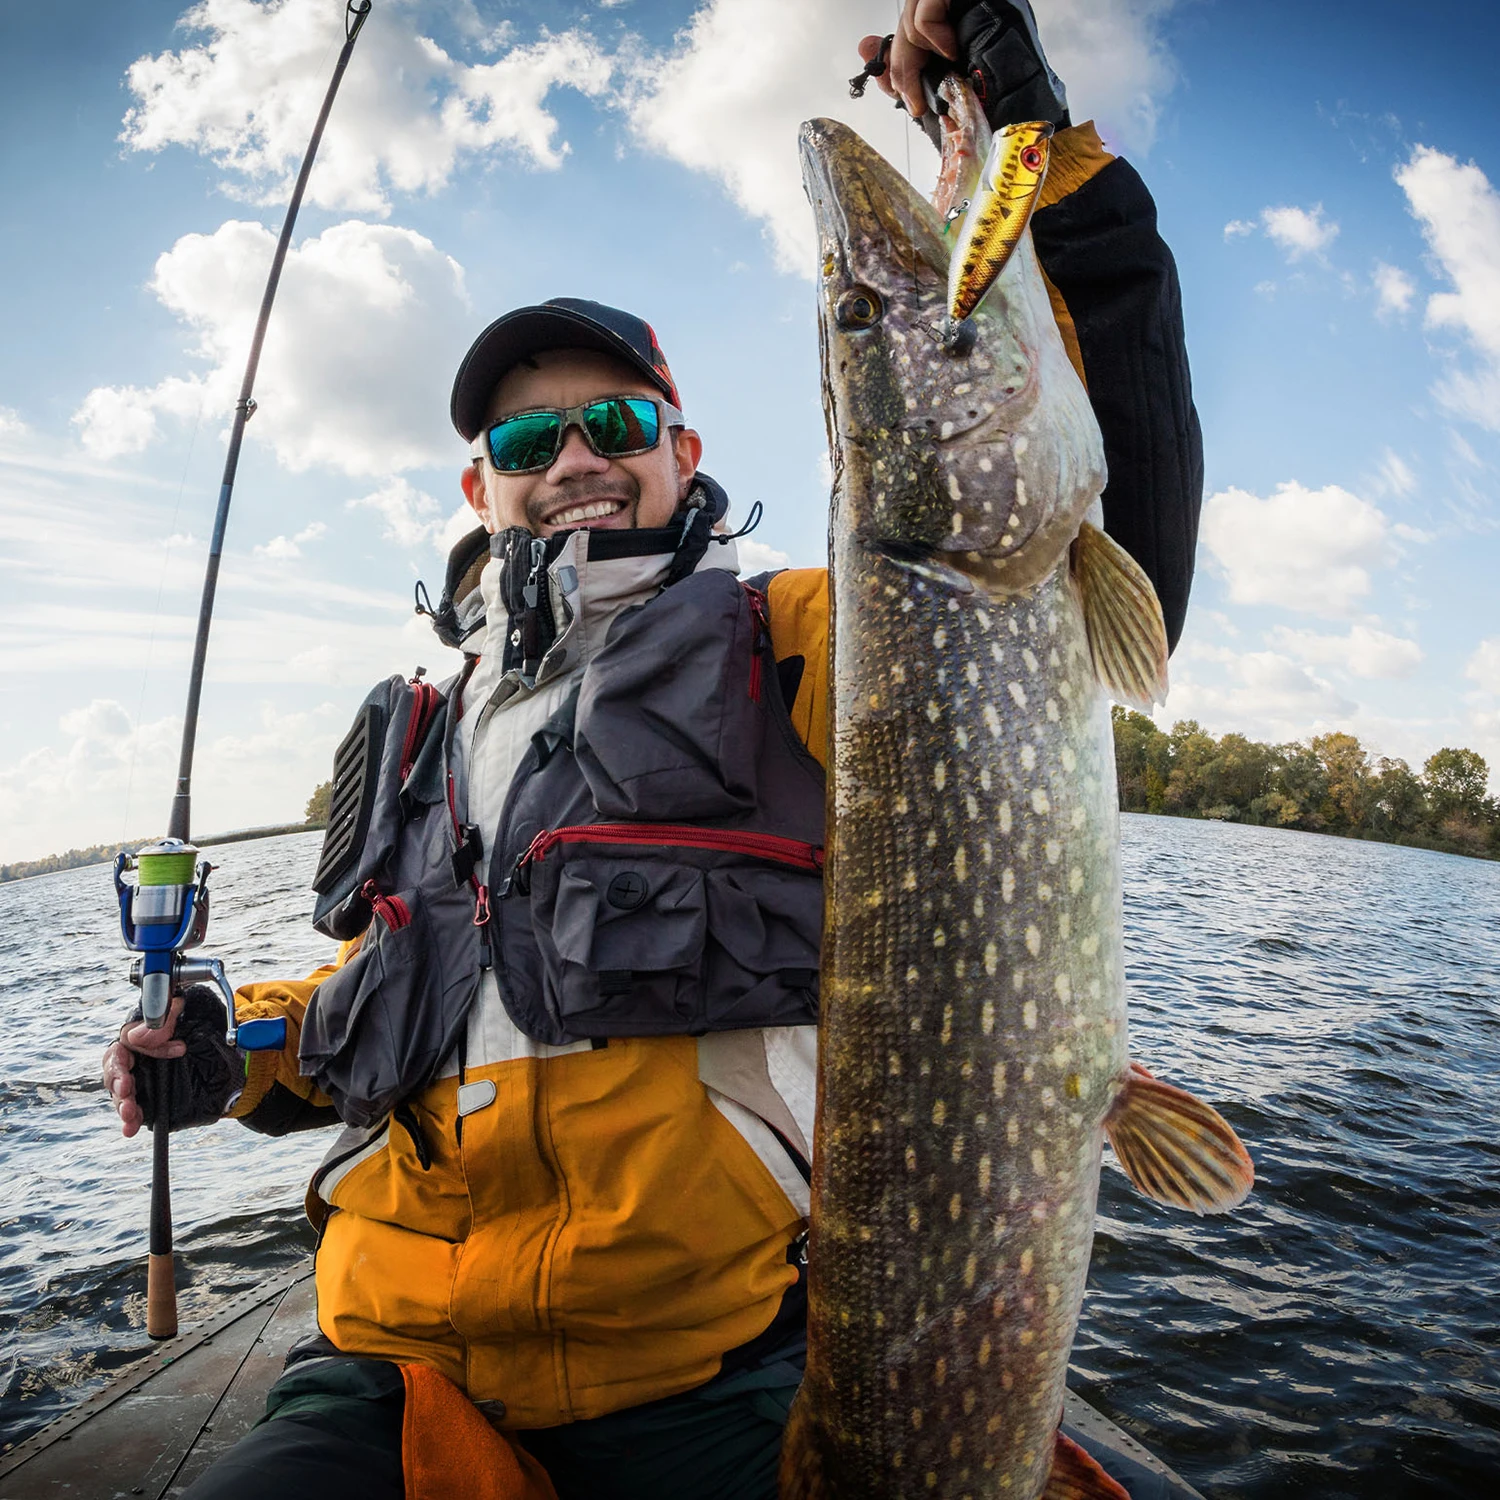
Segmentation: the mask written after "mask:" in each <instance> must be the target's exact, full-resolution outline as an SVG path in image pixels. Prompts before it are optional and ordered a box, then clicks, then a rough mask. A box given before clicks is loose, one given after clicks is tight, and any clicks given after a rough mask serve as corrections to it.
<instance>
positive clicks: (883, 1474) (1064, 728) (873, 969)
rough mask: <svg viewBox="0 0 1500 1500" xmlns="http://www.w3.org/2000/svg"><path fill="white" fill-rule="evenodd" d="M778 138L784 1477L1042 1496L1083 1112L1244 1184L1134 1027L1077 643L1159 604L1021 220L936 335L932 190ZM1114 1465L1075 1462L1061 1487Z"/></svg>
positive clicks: (1073, 1303) (1149, 683)
mask: <svg viewBox="0 0 1500 1500" xmlns="http://www.w3.org/2000/svg"><path fill="white" fill-rule="evenodd" d="M803 161H804V178H805V181H806V183H807V186H808V192H809V196H810V198H811V199H812V201H813V206H814V210H815V213H816V215H817V218H818V222H819V228H820V232H821V239H822V246H821V251H822V261H821V269H822V297H821V302H820V319H819V328H820V340H821V344H822V355H823V368H824V397H825V412H826V415H827V420H828V427H829V437H830V447H831V450H832V461H833V468H834V497H833V510H832V515H831V520H830V570H831V594H832V617H833V632H832V635H833V646H832V651H833V661H832V667H833V671H832V678H833V706H832V733H831V748H830V763H829V770H830V780H829V813H830V817H829V849H828V862H827V868H826V872H825V914H826V924H825V936H824V945H823V960H822V1001H821V1005H822V1012H821V1018H820V1036H819V1059H820V1061H819V1094H818V1114H817V1124H816V1129H815V1140H814V1151H813V1180H812V1202H813V1210H812V1220H811V1231H810V1242H809V1267H810V1272H809V1274H810V1281H809V1325H808V1360H807V1370H806V1376H805V1378H804V1381H803V1385H802V1389H801V1392H800V1394H799V1397H798V1400H797V1404H796V1407H795V1409H794V1411H793V1414H792V1419H791V1423H790V1425H789V1428H788V1433H787V1439H786V1443H785V1446H784V1450H783V1464H782V1494H783V1496H784V1497H786V1500H842V1497H855V1496H857V1497H860V1500H883V1497H892V1500H895V1497H906V1496H930V1495H933V1494H938V1495H942V1496H945V1497H955V1500H961V1497H971V1500H979V1497H982V1496H998V1495H1004V1496H1008V1497H1014V1500H1036V1497H1037V1496H1040V1495H1041V1494H1042V1493H1043V1491H1044V1489H1045V1488H1046V1487H1047V1484H1048V1480H1049V1474H1051V1473H1052V1472H1053V1469H1054V1463H1058V1464H1063V1465H1067V1464H1070V1463H1073V1462H1075V1460H1073V1459H1069V1458H1068V1456H1067V1453H1066V1449H1067V1445H1066V1444H1065V1443H1062V1441H1061V1440H1059V1439H1058V1438H1057V1437H1056V1428H1057V1424H1058V1419H1059V1415H1060V1412H1061V1407H1062V1398H1063V1389H1064V1381H1065V1375H1066V1370H1067V1361H1068V1354H1069V1351H1070V1348H1071V1345H1072V1339H1073V1333H1074V1329H1075V1327H1076V1322H1077V1317H1078V1311H1079V1307H1080V1305H1081V1301H1082V1295H1083V1285H1084V1280H1085V1277H1086V1274H1087V1268H1088V1258H1089V1250H1090V1245H1091V1240H1092V1232H1093V1213H1094V1203H1095V1198H1096V1194H1097V1187H1098V1177H1099V1168H1100V1159H1101V1150H1102V1142H1103V1139H1104V1135H1105V1131H1106V1128H1108V1122H1109V1121H1110V1120H1112V1119H1114V1118H1115V1117H1116V1116H1117V1115H1119V1114H1120V1112H1121V1109H1122V1105H1129V1106H1131V1109H1130V1110H1127V1113H1131V1114H1132V1122H1133V1124H1135V1125H1138V1126H1139V1127H1140V1130H1141V1138H1142V1139H1145V1140H1149V1141H1150V1143H1151V1144H1150V1147H1149V1149H1150V1150H1152V1151H1155V1150H1156V1149H1157V1148H1158V1146H1159V1145H1160V1143H1161V1141H1162V1140H1163V1139H1165V1137H1163V1135H1162V1134H1161V1132H1160V1131H1157V1130H1155V1128H1154V1125H1155V1119H1154V1115H1153V1109H1156V1110H1160V1109H1165V1110H1168V1111H1171V1110H1179V1111H1187V1113H1186V1115H1183V1116H1181V1117H1178V1116H1174V1117H1173V1124H1172V1128H1173V1130H1175V1131H1176V1135H1175V1136H1173V1137H1172V1139H1173V1140H1174V1141H1178V1142H1181V1141H1187V1142H1188V1144H1187V1146H1185V1147H1182V1148H1181V1149H1178V1148H1177V1147H1176V1146H1173V1147H1172V1148H1171V1149H1170V1150H1167V1151H1166V1153H1165V1155H1164V1156H1163V1158H1162V1160H1163V1161H1166V1162H1167V1165H1165V1166H1163V1165H1162V1164H1161V1162H1158V1161H1157V1160H1156V1158H1155V1157H1153V1158H1152V1161H1153V1162H1154V1163H1155V1164H1156V1165H1155V1167H1154V1171H1155V1174H1156V1176H1157V1177H1158V1178H1160V1179H1163V1180H1166V1179H1170V1180H1171V1182H1172V1183H1173V1184H1186V1186H1185V1187H1183V1188H1182V1192H1181V1201H1182V1202H1183V1203H1184V1204H1185V1205H1186V1206H1189V1207H1193V1208H1195V1209H1198V1210H1199V1211H1202V1208H1203V1206H1204V1204H1205V1203H1206V1204H1208V1205H1209V1206H1210V1207H1213V1208H1217V1207H1220V1206H1226V1205H1227V1204H1228V1203H1229V1202H1230V1201H1231V1200H1233V1201H1237V1199H1236V1198H1235V1197H1234V1195H1235V1194H1236V1193H1238V1194H1239V1196H1243V1192H1244V1191H1248V1178H1247V1177H1246V1175H1245V1174H1246V1171H1247V1170H1248V1165H1249V1164H1248V1158H1244V1161H1243V1165H1242V1164H1241V1161H1240V1158H1241V1157H1243V1155H1244V1154H1243V1148H1242V1147H1240V1146H1239V1144H1238V1142H1237V1141H1234V1140H1233V1133H1232V1132H1230V1131H1229V1130H1228V1127H1227V1126H1224V1125H1223V1122H1222V1121H1221V1120H1219V1119H1218V1117H1217V1116H1216V1115H1214V1114H1213V1112H1212V1111H1211V1110H1209V1109H1208V1108H1207V1106H1203V1105H1199V1104H1198V1103H1197V1101H1194V1100H1191V1098H1190V1096H1187V1095H1182V1094H1180V1092H1179V1091H1177V1090H1174V1089H1171V1088H1170V1086H1166V1085H1161V1084H1159V1083H1157V1082H1156V1081H1155V1080H1154V1079H1150V1077H1149V1075H1145V1074H1142V1075H1140V1078H1139V1079H1138V1078H1137V1077H1136V1075H1135V1074H1134V1072H1133V1070H1132V1066H1131V1064H1130V1061H1129V1057H1128V1052H1127V1038H1126V1017H1125V983H1124V960H1123V939H1122V916H1121V907H1122V900H1121V889H1120V873H1119V858H1118V845H1119V814H1118V802H1117V797H1116V788H1115V771H1114V753H1113V740H1112V735H1111V727H1110V719H1109V705H1108V697H1107V695H1106V693H1105V691H1104V687H1103V686H1102V685H1101V681H1100V662H1101V660H1104V661H1108V662H1115V663H1121V664H1123V665H1122V666H1120V667H1119V669H1118V670H1117V671H1116V675H1118V676H1120V677H1122V678H1126V679H1129V680H1128V681H1127V682H1126V684H1125V687H1124V688H1123V689H1121V690H1120V691H1119V693H1118V695H1119V696H1124V697H1127V698H1128V697H1130V696H1131V694H1132V693H1133V692H1149V691H1151V690H1152V689H1153V685H1154V684H1157V683H1158V680H1159V678H1160V676H1161V673H1162V672H1163V671H1164V665H1165V637H1164V632H1162V631H1161V630H1160V613H1159V609H1157V607H1156V605H1155V600H1154V596H1152V595H1151V593H1150V587H1149V584H1146V583H1145V581H1144V577H1143V575H1139V570H1138V569H1136V570H1135V572H1134V573H1132V572H1131V569H1133V568H1134V565H1133V564H1130V563H1129V562H1128V560H1124V561H1122V556H1121V555H1119V554H1118V549H1117V548H1115V547H1114V544H1112V543H1110V542H1109V541H1108V539H1107V538H1105V537H1104V536H1103V533H1102V532H1100V531H1098V530H1096V529H1095V528H1094V527H1093V526H1091V525H1090V524H1089V521H1090V519H1092V520H1093V521H1095V522H1097V520H1098V517H1099V510H1098V495H1099V492H1100V490H1101V489H1102V487H1103V482H1104V469H1103V454H1102V444H1101V441H1100V438H1099V433H1098V428H1097V425H1096V424H1095V422H1094V418H1093V414H1092V411H1091V410H1090V408H1089V405H1088V400H1087V396H1086V394H1085V393H1084V392H1083V389H1082V386H1081V385H1080V383H1079V382H1078V380H1077V377H1076V376H1075V375H1074V373H1073V371H1072V369H1071V367H1070V366H1069V364H1068V361H1067V356H1066V354H1065V353H1064V351H1063V348H1062V344H1061V340H1060V338H1059V336H1058V334H1057V330H1056V326H1055V323H1054V321H1053V319H1052V316H1051V311H1050V305H1049V302H1048V298H1047V293H1046V288H1045V285H1044V283H1043V281H1042V277H1041V273H1040V269H1039V267H1038V266H1037V264H1036V260H1035V255H1034V252H1033V250H1032V248H1031V244H1030V240H1029V236H1026V237H1023V238H1022V239H1021V241H1020V243H1019V245H1018V246H1017V249H1016V251H1015V253H1014V255H1013V257H1012V259H1011V261H1010V263H1009V264H1008V265H1007V266H1006V268H1005V270H1004V272H1003V273H1002V274H1001V276H1000V279H999V280H998V281H997V282H996V283H995V284H994V286H993V287H992V289H991V290H990V292H989V294H988V296H987V297H986V299H985V300H984V302H983V304H982V305H981V306H980V307H979V308H978V309H977V310H976V312H975V314H974V319H973V322H974V333H975V337H974V339H973V340H972V341H971V342H970V343H968V344H966V345H963V346H957V345H955V344H954V343H953V342H951V341H948V340H945V338H944V335H943V331H942V329H941V323H942V319H943V313H944V306H945V296H946V284H947V269H948V266H947V256H946V250H945V247H944V245H943V242H942V234H941V221H940V219H939V217H938V215H937V214H936V212H935V211H934V210H932V209H931V207H930V206H929V205H927V204H925V203H923V202H922V200H920V199H919V198H917V197H916V195H915V194H914V193H913V192H912V190H911V189H910V187H909V186H908V185H907V184H906V183H905V182H904V180H903V179H901V178H900V177H899V176H898V174H896V173H895V171H894V169H893V168H891V167H890V166H889V165H888V164H887V163H885V162H884V161H883V160H882V159H881V158H880V157H878V156H877V155H876V154H875V153H874V152H873V151H871V150H870V149H869V148H868V147H867V146H865V144H864V143H863V142H862V141H860V140H859V138H858V137H857V136H856V135H854V134H853V132H851V131H849V130H847V129H846V128H845V127H843V126H840V125H837V124H835V123H833V122H829V121H814V122H811V123H810V124H809V125H806V126H804V127H803ZM1152 611H1155V615H1154V619H1155V622H1156V623H1155V633H1153V629H1152V628H1150V620H1149V619H1147V618H1146V617H1147V616H1149V615H1150V614H1151V612H1152ZM1122 621H1123V624H1122ZM1143 622H1144V623H1143ZM1105 635H1109V636H1110V640H1111V642H1113V643H1114V649H1113V650H1111V651H1106V650H1101V649H1100V646H1101V639H1102V637H1103V636H1105ZM1137 635H1138V636H1139V638H1140V639H1142V640H1149V641H1150V642H1152V643H1153V644H1152V646H1151V650H1152V651H1159V656H1160V660H1159V661H1156V660H1155V659H1152V660H1150V661H1145V662H1142V660H1141V652H1140V650H1139V649H1138V648H1137V647H1136V646H1135V645H1132V644H1131V642H1133V641H1134V640H1135V639H1136V637H1137ZM1119 640H1125V642H1126V644H1125V645H1124V646H1120V645H1119V644H1118V642H1119ZM1147 654H1148V655H1149V652H1148V653H1147ZM1111 670H1116V669H1115V668H1111ZM1183 1119H1186V1120H1187V1121H1188V1123H1187V1124H1186V1125H1184V1124H1183V1123H1182V1120H1183ZM1220 1127H1222V1132H1221V1130H1220ZM1169 1134H1170V1132H1169ZM1225 1136H1227V1137H1228V1138H1229V1140H1231V1141H1233V1144H1232V1146H1231V1145H1229V1144H1226V1142H1225V1139H1224V1137H1225ZM1112 1139H1115V1140H1116V1147H1117V1150H1119V1149H1120V1142H1119V1139H1118V1138H1117V1137H1115V1136H1112ZM1204 1141H1207V1142H1209V1143H1210V1144H1209V1145H1204V1144H1203V1142H1204ZM1174 1152H1175V1154H1174ZM1236 1152H1237V1153H1238V1155H1236ZM1215 1153H1217V1154H1215ZM1126 1154H1127V1155H1128V1154H1129V1153H1128V1152H1127V1153H1126ZM1200 1158H1202V1159H1201V1160H1200ZM1184 1159H1185V1160H1184ZM1123 1160H1124V1158H1123V1157H1122V1161H1123ZM1205 1162H1206V1163H1207V1164H1206V1165H1205ZM1126 1164H1127V1169H1130V1163H1128V1162H1127V1163H1126ZM1174 1174H1175V1175H1174ZM1205 1174H1207V1176H1209V1177H1213V1182H1212V1184H1211V1185H1210V1187H1208V1188H1204V1189H1203V1190H1202V1191H1198V1189H1197V1188H1196V1187H1194V1184H1196V1183H1198V1182H1199V1179H1200V1178H1202V1177H1204V1175H1205ZM1215 1174H1217V1176H1215ZM1143 1175H1144V1174H1143V1173H1142V1172H1141V1171H1139V1170H1136V1171H1134V1172H1133V1178H1134V1180H1136V1181H1137V1182H1138V1183H1139V1182H1140V1181H1141V1178H1142V1176H1143ZM1220 1179H1222V1182H1221V1181H1220ZM1173 1191H1176V1187H1175V1186H1174V1188H1173ZM1195 1193H1196V1196H1195ZM1158 1195H1159V1196H1160V1195H1161V1194H1160V1192H1158ZM1174 1201H1176V1200H1174ZM1060 1444H1061V1446H1059V1445H1060ZM1055 1455H1056V1456H1055ZM1078 1461H1081V1462H1082V1463H1083V1464H1084V1465H1085V1466H1086V1465H1087V1463H1088V1461H1087V1460H1078ZM1075 1477H1076V1476H1075ZM1111 1484H1112V1482H1111V1481H1109V1480H1107V1479H1106V1478H1105V1477H1104V1476H1103V1474H1102V1471H1094V1473H1093V1474H1090V1473H1088V1472H1084V1473H1083V1475H1082V1479H1081V1480H1080V1483H1079V1486H1078V1487H1077V1488H1076V1490H1075V1492H1076V1493H1078V1494H1080V1495H1082V1494H1090V1495H1093V1494H1097V1495H1105V1494H1116V1495H1117V1494H1118V1493H1122V1492H1118V1491H1115V1490H1111V1489H1110V1488H1109V1486H1110V1485H1111Z"/></svg>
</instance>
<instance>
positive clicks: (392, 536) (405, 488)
mask: <svg viewBox="0 0 1500 1500" xmlns="http://www.w3.org/2000/svg"><path fill="white" fill-rule="evenodd" d="M344 504H345V508H346V509H348V510H373V511H375V512H377V513H378V514H379V516H380V518H381V519H382V520H383V521H384V522H385V526H384V529H383V531H382V532H381V535H382V536H384V537H385V538H386V539H387V540H388V541H393V542H396V543H399V545H400V546H401V547H402V548H404V549H405V550H407V551H410V550H411V549H412V548H414V547H419V546H422V545H424V544H427V543H435V542H437V541H438V539H439V538H440V537H441V536H443V535H444V533H445V532H446V530H447V526H448V523H447V522H446V521H440V520H438V518H437V517H438V511H439V509H440V508H441V507H440V506H439V505H438V502H437V501H436V500H434V499H433V498H432V496H431V495H429V494H427V493H426V492H425V491H423V490H419V489H417V488H416V486H415V485H412V484H410V483H408V482H407V481H406V480H405V479H399V478H398V479H392V480H391V481H389V483H387V484H384V485H382V486H381V487H380V488H379V489H378V490H376V491H375V492H374V494H371V495H364V496H361V497H360V498H359V499H358V500H347V501H345V502H344ZM465 509H466V510H467V509H468V507H467V506H465ZM473 514H474V512H473V511H472V510H470V511H469V515H470V516H473ZM470 529H472V528H470ZM460 535H463V533H460Z"/></svg>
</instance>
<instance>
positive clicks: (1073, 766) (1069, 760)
mask: <svg viewBox="0 0 1500 1500" xmlns="http://www.w3.org/2000/svg"><path fill="white" fill-rule="evenodd" d="M1047 706H1048V707H1049V708H1056V707H1057V705H1056V704H1055V703H1053V702H1052V700H1051V699H1050V698H1049V699H1048V700H1047ZM1047 717H1048V718H1051V717H1052V715H1051V714H1048V716H1047ZM1059 758H1060V759H1061V761H1062V764H1063V770H1065V771H1076V770H1077V769H1078V755H1077V752H1076V751H1075V750H1074V749H1073V747H1072V746H1071V745H1064V746H1063V747H1062V752H1061V755H1060V756H1059Z"/></svg>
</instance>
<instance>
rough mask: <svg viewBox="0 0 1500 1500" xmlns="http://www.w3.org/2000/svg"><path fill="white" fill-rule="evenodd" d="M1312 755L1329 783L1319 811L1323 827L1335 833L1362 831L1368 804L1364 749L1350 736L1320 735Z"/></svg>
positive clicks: (1368, 768)
mask: <svg viewBox="0 0 1500 1500" xmlns="http://www.w3.org/2000/svg"><path fill="white" fill-rule="evenodd" d="M1312 752H1313V754H1314V755H1316V756H1317V757H1318V761H1319V763H1320V764H1321V765H1322V767H1323V774H1324V776H1325V777H1326V779H1327V783H1328V792H1327V795H1326V797H1325V798H1324V802H1323V806H1322V807H1321V808H1319V809H1318V811H1319V812H1320V813H1321V815H1322V817H1323V821H1324V824H1325V826H1326V827H1328V828H1330V829H1332V830H1333V831H1335V832H1338V833H1348V832H1351V831H1352V830H1354V829H1356V828H1360V827H1362V826H1363V824H1364V821H1365V815H1366V813H1367V811H1368V809H1369V803H1370V757H1369V756H1368V755H1367V754H1366V753H1365V748H1364V746H1363V745H1361V744H1360V742H1359V741H1358V740H1357V739H1355V738H1354V736H1353V735H1352V734H1339V733H1335V734H1320V735H1317V736H1315V737H1314V739H1313V741H1312Z"/></svg>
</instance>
